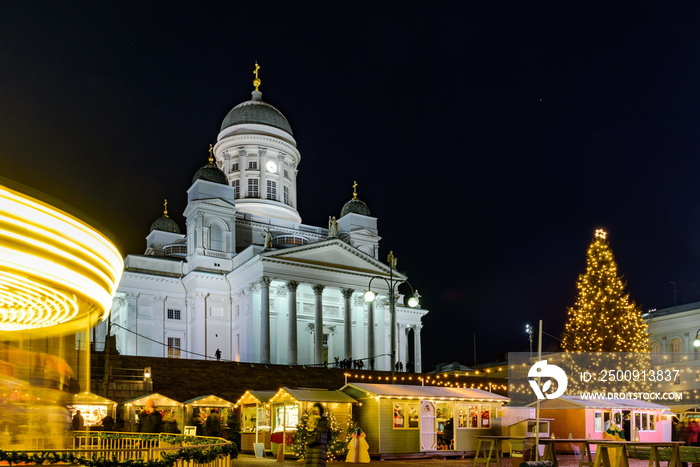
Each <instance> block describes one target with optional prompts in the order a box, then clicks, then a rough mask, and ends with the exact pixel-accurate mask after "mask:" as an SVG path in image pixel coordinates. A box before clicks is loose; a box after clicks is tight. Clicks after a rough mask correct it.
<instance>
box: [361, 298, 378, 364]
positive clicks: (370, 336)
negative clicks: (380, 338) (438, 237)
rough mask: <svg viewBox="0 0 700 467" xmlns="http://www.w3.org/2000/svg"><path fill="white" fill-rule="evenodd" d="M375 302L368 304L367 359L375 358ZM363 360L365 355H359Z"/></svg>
mask: <svg viewBox="0 0 700 467" xmlns="http://www.w3.org/2000/svg"><path fill="white" fill-rule="evenodd" d="M374 343H375V339H374V302H373V301H372V302H367V357H369V358H374V357H375V355H374V354H375V350H374ZM358 357H360V358H362V357H364V355H358Z"/></svg>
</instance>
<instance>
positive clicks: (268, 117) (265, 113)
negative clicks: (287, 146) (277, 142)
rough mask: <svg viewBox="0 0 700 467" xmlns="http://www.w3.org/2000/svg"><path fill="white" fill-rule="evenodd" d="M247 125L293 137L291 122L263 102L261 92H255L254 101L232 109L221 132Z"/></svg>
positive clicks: (222, 125)
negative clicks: (278, 131) (253, 124)
mask: <svg viewBox="0 0 700 467" xmlns="http://www.w3.org/2000/svg"><path fill="white" fill-rule="evenodd" d="M245 123H255V124H258V125H268V126H271V127H275V128H278V129H280V130H283V131H286V132H287V133H289V134H290V135H293V133H292V127H291V126H289V122H288V121H287V119H286V118H285V116H284V115H282V112H280V111H279V110H277V109H276V108H274V107H273V106H271V105H270V104H267V103H265V102H263V101H262V93H261V92H260V91H253V99H252V100H249V101H245V102H241V103H240V104H238V105H237V106H235V107H234V108H233V109H231V111H230V112H229V113H228V115H226V118H224V122H223V123H222V124H221V131H223V130H225V129H226V128H228V127H230V126H234V125H241V124H245Z"/></svg>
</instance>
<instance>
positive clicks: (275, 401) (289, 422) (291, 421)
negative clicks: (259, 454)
mask: <svg viewBox="0 0 700 467" xmlns="http://www.w3.org/2000/svg"><path fill="white" fill-rule="evenodd" d="M316 402H320V403H321V404H323V406H324V407H325V408H327V409H328V410H330V412H332V413H333V414H334V416H335V419H336V421H337V422H338V425H339V427H340V429H341V430H345V429H346V428H347V424H348V421H349V420H350V417H351V416H352V404H353V403H355V402H357V401H356V400H355V399H353V398H352V397H350V396H348V395H347V394H345V393H343V392H341V391H334V390H329V389H309V388H304V389H295V388H287V387H284V388H282V389H280V390H279V391H277V394H275V395H274V396H273V397H272V398H271V399H270V406H271V411H272V420H271V421H272V435H271V443H270V444H271V448H272V452H273V453H275V454H276V453H277V452H278V449H279V445H280V444H283V445H284V454H290V455H291V454H294V451H292V449H291V445H292V440H293V437H294V432H295V431H296V428H297V424H298V423H299V417H301V415H302V414H303V413H304V412H306V411H307V410H309V409H311V406H312V405H313V404H315V403H316Z"/></svg>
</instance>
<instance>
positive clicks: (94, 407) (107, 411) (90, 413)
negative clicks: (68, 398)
mask: <svg viewBox="0 0 700 467" xmlns="http://www.w3.org/2000/svg"><path fill="white" fill-rule="evenodd" d="M71 404H72V405H71V406H70V407H69V409H70V414H71V417H72V416H73V415H75V412H76V411H77V410H80V414H81V415H82V416H83V420H84V421H85V429H86V430H93V429H95V428H97V429H100V428H101V427H102V419H103V418H105V417H106V416H107V415H111V416H112V418H116V415H117V403H116V402H114V401H113V400H110V399H107V398H104V397H102V396H98V395H97V394H93V393H91V392H87V391H85V392H81V393H78V394H73V400H72V402H71ZM98 427H99V428H98Z"/></svg>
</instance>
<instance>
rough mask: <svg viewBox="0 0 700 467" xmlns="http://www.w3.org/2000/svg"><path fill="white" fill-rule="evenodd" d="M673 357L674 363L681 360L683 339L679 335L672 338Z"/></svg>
mask: <svg viewBox="0 0 700 467" xmlns="http://www.w3.org/2000/svg"><path fill="white" fill-rule="evenodd" d="M671 359H672V361H673V362H674V363H675V362H680V361H681V340H680V339H679V338H678V337H674V338H673V339H671Z"/></svg>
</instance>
